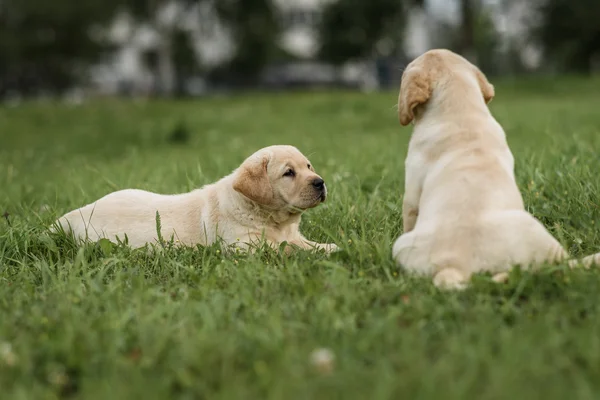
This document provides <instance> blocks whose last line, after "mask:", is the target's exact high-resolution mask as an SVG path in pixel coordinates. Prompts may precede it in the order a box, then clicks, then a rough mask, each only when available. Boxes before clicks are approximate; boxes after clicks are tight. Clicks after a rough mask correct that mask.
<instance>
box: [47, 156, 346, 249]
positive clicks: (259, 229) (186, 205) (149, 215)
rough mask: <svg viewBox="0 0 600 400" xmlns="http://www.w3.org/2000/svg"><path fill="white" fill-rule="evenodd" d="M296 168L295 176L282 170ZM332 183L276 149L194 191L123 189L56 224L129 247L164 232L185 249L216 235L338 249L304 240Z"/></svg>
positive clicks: (243, 242) (241, 242) (301, 159)
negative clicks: (308, 214) (306, 222)
mask: <svg viewBox="0 0 600 400" xmlns="http://www.w3.org/2000/svg"><path fill="white" fill-rule="evenodd" d="M290 169H291V170H293V171H294V175H293V176H289V174H288V175H286V176H284V174H285V173H286V172H287V171H289V170H290ZM326 196H327V187H326V186H325V184H324V183H323V180H322V179H321V177H320V176H319V175H317V174H316V173H315V172H314V169H313V168H312V166H311V165H310V162H309V161H308V159H307V158H306V157H305V156H304V155H303V154H302V153H301V152H300V151H299V150H298V149H296V148H295V147H293V146H271V147H266V148H264V149H261V150H259V151H257V152H256V153H254V154H253V155H251V156H250V157H248V159H246V160H245V161H244V162H243V163H242V165H241V166H240V167H239V168H238V169H236V170H235V171H233V172H232V173H231V174H230V175H228V176H226V177H224V178H222V179H221V180H219V181H218V182H216V183H213V184H210V185H207V186H204V187H203V188H201V189H197V190H193V191H192V192H189V193H184V194H175V195H163V194H156V193H151V192H147V191H144V190H138V189H126V190H120V191H117V192H114V193H111V194H108V195H106V196H104V197H102V198H101V199H99V200H97V201H95V202H94V203H91V204H88V205H86V206H84V207H82V208H79V209H76V210H74V211H71V212H69V213H67V214H66V215H64V216H63V217H61V218H60V219H59V220H58V221H57V222H58V225H60V226H61V227H62V229H64V230H65V231H67V232H69V231H70V232H72V233H73V234H74V235H75V236H76V237H77V238H79V239H89V240H92V241H96V240H98V239H101V238H108V239H111V240H114V239H116V238H117V237H118V238H119V239H121V240H124V238H125V235H127V239H128V243H129V244H130V245H131V246H132V247H142V246H144V245H145V244H146V243H150V244H152V243H157V241H158V240H159V238H158V234H157V229H156V226H157V225H156V213H157V212H158V213H159V216H160V222H161V232H160V234H161V236H162V238H163V239H165V240H170V239H171V238H173V239H174V240H175V241H176V242H177V243H181V244H184V245H188V246H194V245H196V244H201V245H209V244H211V243H214V242H215V241H217V240H219V239H220V240H222V241H223V242H224V243H225V244H228V245H230V244H235V245H236V246H237V247H240V248H245V249H247V248H248V247H249V245H250V244H252V243H257V242H258V241H259V240H260V239H261V238H264V239H265V240H266V242H267V243H269V244H270V245H272V246H274V247H277V246H279V245H280V244H281V243H282V242H284V241H285V242H288V243H289V244H291V245H293V246H298V247H300V248H304V249H312V248H317V249H324V250H325V251H327V252H329V251H333V250H335V249H336V245H335V244H321V243H316V242H312V241H310V240H307V239H306V238H304V237H303V236H302V234H301V233H300V231H299V225H300V219H301V214H302V212H303V211H305V210H306V209H309V208H312V207H316V206H317V205H319V204H320V203H321V202H323V201H325V198H326Z"/></svg>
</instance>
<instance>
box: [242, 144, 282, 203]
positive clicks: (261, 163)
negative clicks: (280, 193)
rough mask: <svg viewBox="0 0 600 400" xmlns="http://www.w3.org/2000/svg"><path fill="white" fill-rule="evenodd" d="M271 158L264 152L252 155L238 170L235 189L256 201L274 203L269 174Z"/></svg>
mask: <svg viewBox="0 0 600 400" xmlns="http://www.w3.org/2000/svg"><path fill="white" fill-rule="evenodd" d="M270 158H271V157H270V156H269V155H267V154H262V155H254V156H251V157H250V158H248V159H247V160H246V161H244V162H243V163H242V165H241V166H240V168H238V170H237V172H236V176H235V179H234V181H233V189H234V190H235V191H237V192H239V193H241V194H243V195H244V196H246V197H247V198H249V199H250V200H252V201H255V202H256V203H259V204H262V205H269V204H271V203H273V198H274V197H275V196H274V192H273V187H272V186H271V182H270V181H269V176H268V175H267V166H268V165H269V161H270Z"/></svg>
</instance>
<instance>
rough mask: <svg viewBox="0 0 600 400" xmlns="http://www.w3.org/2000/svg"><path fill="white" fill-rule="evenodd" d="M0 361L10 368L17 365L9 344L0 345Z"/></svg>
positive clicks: (15, 356)
mask: <svg viewBox="0 0 600 400" xmlns="http://www.w3.org/2000/svg"><path fill="white" fill-rule="evenodd" d="M0 360H2V361H3V362H4V364H6V365H8V366H9V367H12V366H13V365H15V364H16V363H17V355H16V354H15V353H14V351H13V349H12V345H11V344H10V343H8V342H3V343H0Z"/></svg>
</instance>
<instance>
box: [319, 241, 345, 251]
mask: <svg viewBox="0 0 600 400" xmlns="http://www.w3.org/2000/svg"><path fill="white" fill-rule="evenodd" d="M321 248H322V249H324V250H325V252H326V253H335V252H336V251H340V250H341V249H340V247H339V246H338V245H337V244H335V243H327V244H324V245H322V247H321Z"/></svg>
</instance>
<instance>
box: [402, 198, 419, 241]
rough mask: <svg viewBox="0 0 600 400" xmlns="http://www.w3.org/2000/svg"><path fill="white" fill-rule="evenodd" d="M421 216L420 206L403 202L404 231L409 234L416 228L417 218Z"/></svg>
mask: <svg viewBox="0 0 600 400" xmlns="http://www.w3.org/2000/svg"><path fill="white" fill-rule="evenodd" d="M418 216H419V206H418V205H415V204H413V203H411V202H409V201H407V200H406V197H405V198H404V201H403V202H402V229H403V231H404V233H408V232H410V231H412V230H413V229H414V228H415V225H416V224H417V217H418Z"/></svg>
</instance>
